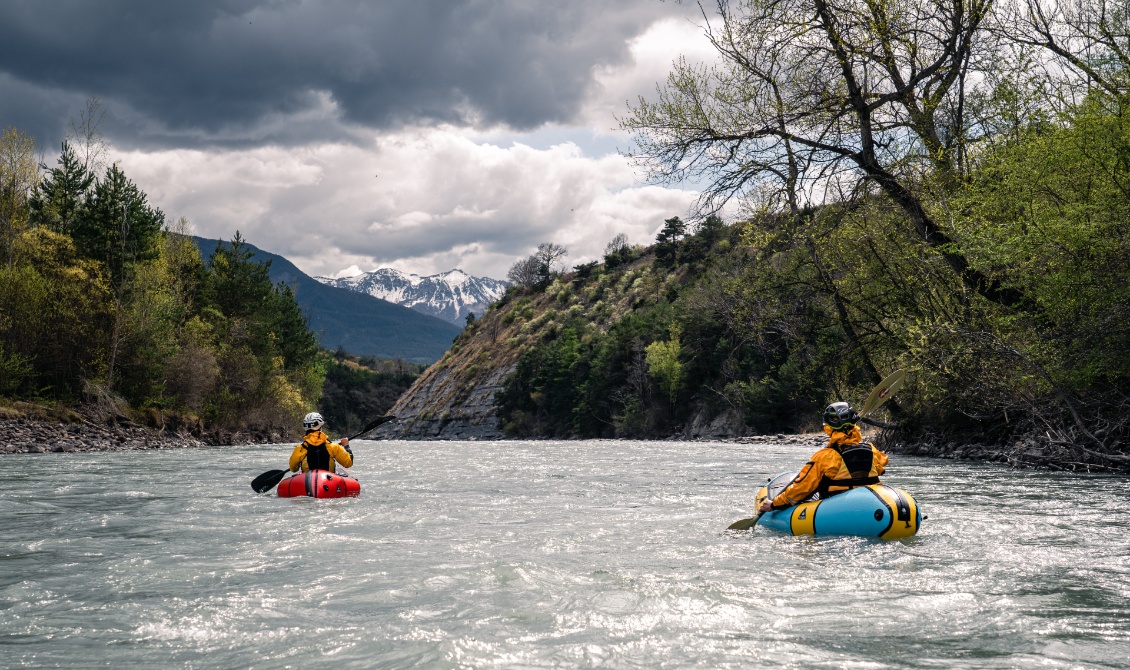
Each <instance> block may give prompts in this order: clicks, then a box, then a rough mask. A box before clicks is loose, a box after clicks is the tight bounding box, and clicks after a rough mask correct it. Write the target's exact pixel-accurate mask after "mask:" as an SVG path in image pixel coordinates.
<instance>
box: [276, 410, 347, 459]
mask: <svg viewBox="0 0 1130 670" xmlns="http://www.w3.org/2000/svg"><path fill="white" fill-rule="evenodd" d="M325 424H326V422H325V420H324V419H322V415H321V414H318V413H317V412H310V413H309V414H307V415H306V418H304V419H302V427H303V428H305V429H306V439H304V440H302V444H300V445H298V446H297V447H295V448H294V451H293V452H291V454H290V470H291V472H298V469H299V468H302V471H303V472H309V471H310V470H329V471H330V472H335V471H336V467H335V464H336V463H341V466H342V467H345V468H348V467H351V466H352V465H353V452H352V451H351V450H350V449H349V438H348V437H343V438H341V444H340V445H338V444H334V443H333V442H330V439H329V438H328V437H326V434H325V433H323V432H322V426H324V425H325Z"/></svg>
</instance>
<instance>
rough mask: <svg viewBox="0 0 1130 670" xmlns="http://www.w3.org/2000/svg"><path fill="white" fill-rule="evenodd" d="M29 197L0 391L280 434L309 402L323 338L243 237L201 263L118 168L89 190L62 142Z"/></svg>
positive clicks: (6, 283) (2, 313)
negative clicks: (88, 400) (90, 400)
mask: <svg viewBox="0 0 1130 670" xmlns="http://www.w3.org/2000/svg"><path fill="white" fill-rule="evenodd" d="M5 137H6V138H7V136H5ZM25 153H26V152H25ZM25 191H26V194H27V195H28V197H26V198H24V199H23V200H19V199H10V201H7V202H8V204H9V205H11V206H12V207H10V208H9V209H11V211H10V212H9V214H10V215H11V216H10V217H9V219H8V220H9V222H10V223H11V222H15V224H14V225H13V226H10V227H9V228H7V229H6V230H7V232H9V233H12V234H13V236H12V237H10V238H8V240H7V241H8V242H9V244H10V246H9V247H8V248H7V249H6V250H7V251H10V257H11V262H10V263H6V264H3V265H0V378H2V379H3V382H2V388H0V393H5V394H11V395H12V396H14V397H17V398H23V399H50V400H56V401H61V402H77V401H81V400H82V398H83V394H84V393H86V392H87V391H88V390H91V389H94V390H95V392H96V393H97V394H98V396H99V397H101V398H109V397H111V396H116V397H119V398H120V399H123V400H125V401H127V402H128V403H129V404H130V405H131V406H133V407H134V408H156V409H161V410H170V411H175V412H182V413H185V414H189V415H195V416H201V417H202V418H204V419H206V420H207V421H209V422H210V423H211V424H212V425H214V426H217V427H221V428H225V429H251V430H264V431H267V430H269V431H279V432H282V433H286V432H289V431H292V430H294V428H295V427H296V426H297V425H299V424H298V421H299V419H300V418H301V415H302V414H303V413H305V412H306V411H308V410H309V409H311V408H313V407H314V406H315V403H316V402H317V400H318V398H319V397H320V395H321V394H322V387H323V381H324V379H325V370H324V361H322V360H321V358H320V353H319V349H318V346H317V340H316V339H315V336H314V334H313V333H311V332H310V330H309V328H308V326H307V323H306V320H305V317H304V315H303V314H302V312H301V310H300V309H299V307H298V304H297V302H296V301H295V299H294V293H293V291H292V290H291V289H290V288H289V287H287V286H282V285H280V286H274V285H273V284H272V282H271V280H270V276H269V274H268V272H267V268H266V267H265V266H264V265H262V264H259V263H254V262H251V261H250V259H249V256H250V254H249V253H247V252H246V249H245V248H244V246H243V244H244V243H243V241H242V238H240V237H239V235H238V233H237V235H236V238H235V240H233V242H232V244H230V245H222V247H221V249H220V250H218V251H217V254H216V257H215V259H214V261H213V263H212V264H210V265H205V264H204V262H203V261H202V260H201V258H200V254H199V251H198V250H197V248H196V246H195V245H194V244H193V243H192V241H191V240H190V239H188V238H186V237H184V236H183V235H181V234H178V233H176V232H172V231H170V230H168V229H167V227H166V226H165V221H164V215H163V214H162V213H161V211H160V210H158V209H155V208H153V207H151V206H150V205H149V204H148V203H147V197H146V195H145V194H144V193H142V192H141V190H140V189H138V187H137V186H136V185H135V184H133V182H131V181H130V180H129V179H128V178H127V177H126V176H125V174H124V173H123V172H122V171H121V170H120V169H119V168H118V167H117V166H112V167H111V168H109V169H108V170H107V171H106V173H105V175H104V177H103V178H102V179H101V180H94V179H93V177H92V176H91V175H90V174H89V173H88V172H87V171H86V168H85V167H84V166H83V165H82V164H81V163H80V161H79V160H78V159H77V158H76V156H75V153H74V151H73V150H72V149H71V147H70V145H69V144H67V143H64V145H63V148H62V153H61V155H60V157H59V160H58V166H57V167H56V168H54V169H52V170H50V171H49V172H48V173H47V175H46V178H45V179H44V180H43V181H42V182H41V183H40V184H38V185H37V186H36V185H35V184H28V185H26V188H25ZM26 223H30V225H31V227H30V228H26V225H25V224H26ZM16 224H18V225H16ZM185 227H186V224H185V223H184V222H183V221H182V222H178V229H179V230H183V229H184V228H185ZM114 402H115V403H117V402H119V401H117V400H115V401H114Z"/></svg>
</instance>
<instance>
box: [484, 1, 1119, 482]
mask: <svg viewBox="0 0 1130 670" xmlns="http://www.w3.org/2000/svg"><path fill="white" fill-rule="evenodd" d="M840 4H842V3H826V2H815V3H813V2H801V1H796V2H771V3H770V2H758V1H753V0H751V1H748V2H734V3H726V2H723V3H720V4H719V10H720V13H721V20H720V21H719V22H717V23H716V24H714V27H713V28H712V29H711V32H710V33H709V36H710V38H711V40H712V42H713V44H714V46H715V48H716V50H717V52H718V54H719V55H720V57H721V65H720V66H719V67H717V68H713V69H710V68H703V67H699V66H695V65H693V64H688V63H686V62H683V61H680V62H678V63H677V64H676V67H675V70H674V71H673V72H672V74H671V76H670V78H669V80H668V81H667V83H666V85H665V86H664V87H662V88H661V89H660V91H659V93H658V97H657V98H656V99H655V100H650V101H649V100H642V99H641V100H640V101H639V102H638V103H637V104H636V105H634V106H633V107H632V109H631V113H630V115H629V116H627V117H626V118H625V119H623V120H622V125H623V127H624V128H625V129H627V130H629V131H631V132H633V133H634V136H635V138H636V153H635V156H636V158H637V159H638V161H639V163H640V165H641V166H643V167H644V168H645V169H647V170H649V172H650V174H651V176H652V177H653V178H654V179H655V180H657V181H661V182H662V181H679V180H682V179H684V178H686V177H688V176H694V177H697V178H699V179H703V180H706V181H707V182H708V183H709V186H708V188H707V189H706V190H705V192H704V195H703V199H702V202H701V204H702V211H703V213H704V214H705V215H706V216H704V218H701V219H699V222H698V223H697V224H694V225H689V226H688V225H687V224H686V223H684V222H683V221H681V220H680V219H678V218H672V219H669V220H668V221H667V222H666V224H665V225H664V227H663V228H662V230H661V232H660V234H659V236H658V238H657V240H656V242H655V245H654V246H652V247H650V248H647V249H643V248H638V247H637V248H634V249H633V248H630V247H628V246H626V245H624V244H623V241H622V240H621V241H620V242H621V243H620V244H619V245H618V246H617V245H610V249H609V253H608V255H607V256H606V258H605V262H604V263H603V264H599V265H597V264H590V265H585V266H578V267H577V268H576V271H575V272H573V273H570V274H568V275H563V276H561V277H558V278H557V279H555V280H554V281H552V282H541V283H540V284H537V285H534V286H532V287H530V288H527V289H524V290H514V291H513V292H512V293H511V294H510V296H509V297H508V301H507V304H504V305H502V306H501V307H500V311H499V313H498V314H497V315H495V316H497V317H498V318H499V319H500V322H503V323H504V322H507V321H509V322H511V323H513V322H514V321H516V320H520V321H521V322H522V323H523V324H524V326H523V331H524V332H522V333H521V334H520V338H519V339H515V340H513V341H512V342H511V343H510V344H511V345H512V346H520V347H522V349H523V351H522V353H521V355H520V359H519V361H518V363H517V368H516V372H515V373H514V374H513V375H511V376H510V377H509V380H508V381H507V383H506V385H505V388H504V390H503V391H502V392H501V393H500V394H499V396H498V409H499V415H500V418H501V420H502V423H503V426H504V427H505V428H506V430H507V431H508V432H509V433H510V434H512V435H560V436H613V435H620V436H634V437H643V436H651V437H654V436H663V435H669V434H672V433H674V432H685V433H687V434H693V432H694V431H695V430H696V429H697V428H696V427H701V426H705V425H708V424H711V423H712V422H714V423H715V424H717V425H723V424H731V425H734V426H738V427H740V428H734V430H746V431H749V432H753V433H774V432H778V431H792V430H803V429H811V428H814V427H817V422H818V417H819V413H820V409H821V408H822V407H823V406H824V405H825V404H826V403H827V402H829V401H831V400H836V399H845V400H854V401H859V400H860V399H862V398H863V397H864V396H865V395H866V392H867V390H868V389H869V388H870V387H871V386H873V385H874V384H875V383H876V382H877V381H878V380H879V379H881V377H882V376H883V375H884V374H885V373H887V372H890V371H891V370H893V369H896V368H905V369H907V370H908V372H909V373H910V375H909V379H910V382H909V383H908V385H907V387H906V388H905V390H904V392H903V393H901V394H900V395H899V397H898V398H896V400H895V401H894V402H891V403H889V404H888V405H887V409H888V411H889V414H888V415H887V416H885V417H884V418H885V419H887V420H888V421H893V422H894V423H896V424H897V425H898V426H899V428H898V430H897V431H894V432H890V433H888V439H890V440H891V441H892V442H900V441H901V442H903V443H906V444H915V445H917V447H916V448H918V447H921V445H936V446H937V447H938V448H944V447H946V445H952V443H971V442H981V443H985V444H996V445H1014V447H1015V449H1014V451H1017V450H1018V451H1023V452H1024V453H1025V454H1026V455H1027V458H1026V459H1020V460H1026V461H1027V462H1045V464H1055V465H1057V466H1060V467H1088V468H1095V467H1097V468H1104V467H1105V468H1124V467H1126V466H1127V465H1128V464H1130V450H1128V449H1127V447H1126V444H1127V440H1128V439H1130V418H1127V417H1130V412H1128V410H1130V356H1128V354H1127V352H1128V351H1130V326H1128V325H1127V324H1128V319H1127V317H1128V315H1130V235H1128V234H1127V228H1126V221H1127V220H1130V204H1128V203H1130V199H1128V196H1130V160H1128V159H1127V156H1130V92H1128V89H1127V75H1128V73H1130V61H1128V60H1127V59H1126V56H1125V54H1126V53H1128V50H1127V49H1126V47H1127V44H1126V37H1125V36H1126V34H1127V28H1128V27H1130V16H1128V13H1127V11H1126V10H1125V8H1124V7H1122V5H1116V4H1114V3H1103V2H1099V1H1098V0H1096V1H1095V2H1088V1H1080V2H1074V3H1060V4H1056V5H1053V6H1050V8H1049V6H1048V5H1047V4H1046V3H1042V4H1038V3H1036V2H1030V3H1023V2H1021V3H1012V4H1007V5H997V6H995V7H994V6H993V5H992V4H991V3H989V2H976V1H974V2H958V3H926V4H925V5H923V4H922V3H909V2H908V3H867V4H866V5H864V4H861V3H848V4H851V5H852V7H854V8H855V9H857V10H859V11H848V10H849V8H847V7H840V6H839V5H840ZM856 5H858V6H856ZM730 201H741V202H743V203H744V204H745V205H746V206H747V211H748V214H747V215H746V216H744V217H742V218H741V220H740V221H738V222H735V223H733V224H732V225H722V221H721V220H720V219H718V218H717V217H715V216H710V215H709V213H710V212H712V211H718V208H719V207H721V206H722V205H723V204H724V203H726V202H730ZM612 246H617V248H615V249H613V248H611V247H612ZM491 318H492V314H491V313H490V312H488V313H487V315H486V316H485V318H484V319H480V321H479V323H477V324H475V327H476V328H487V327H489V326H490V323H491V321H490V319H491ZM1045 454H1046V455H1048V457H1047V458H1046V459H1045V458H1044V457H1043V455H1045Z"/></svg>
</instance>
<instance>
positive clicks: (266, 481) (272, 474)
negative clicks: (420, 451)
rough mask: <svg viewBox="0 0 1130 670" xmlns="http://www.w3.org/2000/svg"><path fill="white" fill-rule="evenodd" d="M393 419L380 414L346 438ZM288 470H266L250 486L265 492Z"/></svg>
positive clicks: (393, 417)
mask: <svg viewBox="0 0 1130 670" xmlns="http://www.w3.org/2000/svg"><path fill="white" fill-rule="evenodd" d="M395 420H396V417H395V416H382V417H380V418H379V419H374V420H373V421H371V422H370V423H369V425H367V426H365V427H364V428H362V429H361V432H359V433H357V434H356V435H353V436H351V437H347V438H346V439H347V440H350V441H353V440H355V439H357V438H358V437H361V436H362V435H364V434H365V433H367V432H369V431H370V430H372V429H374V428H376V427H377V426H379V425H381V424H382V423H386V422H388V421H395ZM288 472H290V470H267V471H266V472H264V473H263V474H261V475H259V476H258V477H256V478H255V479H252V480H251V488H252V489H253V490H254V491H255V492H256V493H266V492H267V491H270V490H271V489H273V488H275V487H276V486H278V484H279V482H281V481H282V480H283V477H285V476H286V474H287V473H288Z"/></svg>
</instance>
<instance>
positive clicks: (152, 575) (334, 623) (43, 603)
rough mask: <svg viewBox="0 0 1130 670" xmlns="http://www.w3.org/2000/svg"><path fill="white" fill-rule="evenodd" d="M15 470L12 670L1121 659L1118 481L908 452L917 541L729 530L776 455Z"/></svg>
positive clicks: (407, 456)
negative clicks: (328, 474)
mask: <svg viewBox="0 0 1130 670" xmlns="http://www.w3.org/2000/svg"><path fill="white" fill-rule="evenodd" d="M353 447H354V453H355V454H356V455H357V464H356V466H355V467H354V468H353V470H352V471H353V473H354V475H356V476H357V477H358V479H360V480H361V482H362V486H363V490H362V494H361V497H359V498H354V499H344V500H314V499H306V498H304V499H290V500H286V499H279V498H277V497H275V496H274V495H263V496H257V495H255V494H254V493H253V492H252V491H251V489H250V486H249V482H250V480H251V479H252V478H253V477H254V476H255V475H257V474H259V473H260V472H263V471H264V470H270V469H274V468H278V467H282V466H283V464H284V463H285V459H286V457H287V456H288V455H289V451H290V448H289V447H288V446H279V445H276V446H253V447H225V448H202V449H180V450H169V451H145V452H119V453H97V454H94V453H87V454H82V453H79V454H43V455H26V456H7V457H4V458H3V460H2V462H3V463H4V464H5V465H6V466H7V470H6V472H5V477H4V486H3V488H2V489H0V518H3V520H4V526H5V528H4V532H3V534H2V535H0V560H2V563H0V566H2V568H3V569H2V570H0V647H2V648H0V666H2V667H10V668H19V667H37V668H38V667H64V668H90V667H113V668H164V667H182V668H225V669H226V668H306V667H334V668H337V669H341V668H594V667H600V668H749V667H759V666H761V667H781V668H1126V667H1130V532H1128V531H1130V522H1128V521H1127V519H1128V517H1130V496H1127V482H1126V480H1125V479H1124V478H1119V477H1112V476H1096V475H1082V474H1080V475H1072V474H1063V473H1049V472H1038V471H1021V470H1012V469H1008V468H1007V467H1002V466H999V465H995V464H983V463H975V462H954V461H942V460H934V459H928V458H919V457H909V456H898V455H894V456H892V459H891V463H890V465H889V467H888V472H887V476H885V477H884V481H885V482H887V483H889V484H893V485H895V486H899V487H901V488H904V489H906V490H908V491H910V492H911V493H913V494H914V495H915V497H916V498H917V500H918V503H919V505H920V506H921V508H922V510H923V512H924V513H925V514H926V515H928V517H929V518H928V519H927V520H926V521H924V522H923V526H922V530H921V531H920V533H919V534H918V535H917V536H916V537H914V538H912V539H909V540H903V541H895V542H882V541H879V540H868V539H861V538H842V537H821V538H813V537H792V536H787V535H782V534H779V533H776V532H773V531H768V530H765V529H761V528H758V529H755V530H754V531H752V532H741V533H738V532H727V531H725V530H723V529H725V528H726V526H728V525H729V524H730V523H731V522H732V521H735V520H736V519H739V518H742V517H747V516H750V515H751V514H752V512H753V510H752V505H753V494H754V491H755V489H756V488H757V487H758V486H760V485H761V484H762V483H763V482H764V481H765V479H766V478H767V477H768V476H769V475H771V474H775V473H777V472H779V471H783V470H789V469H796V468H797V467H799V465H800V464H802V463H803V462H804V461H805V460H806V459H807V457H808V456H809V454H810V453H811V452H812V451H813V449H812V448H810V447H808V446H802V445H796V444H784V443H768V444H734V443H709V442H633V441H623V442H621V441H591V442H365V441H357V442H354V443H353Z"/></svg>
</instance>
